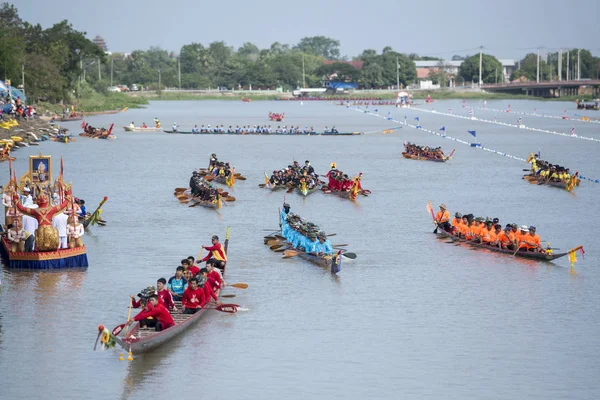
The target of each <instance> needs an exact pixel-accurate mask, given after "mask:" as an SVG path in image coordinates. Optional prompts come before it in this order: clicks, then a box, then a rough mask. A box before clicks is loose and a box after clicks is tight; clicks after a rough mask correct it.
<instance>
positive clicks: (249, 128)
mask: <svg viewBox="0 0 600 400" xmlns="http://www.w3.org/2000/svg"><path fill="white" fill-rule="evenodd" d="M142 127H144V126H142ZM171 130H172V131H173V132H178V131H179V126H178V125H177V124H173V126H172V127H171ZM192 133H223V134H226V133H230V134H231V133H235V134H245V133H258V134H279V135H314V134H321V133H339V132H338V130H337V129H336V128H335V126H334V127H333V128H331V129H329V128H328V127H327V126H326V127H325V130H324V131H323V132H317V131H316V130H315V129H314V127H312V126H311V127H308V126H305V127H304V128H300V126H293V125H291V126H289V127H288V126H287V125H283V126H281V125H278V126H277V128H275V127H271V125H242V126H239V125H236V126H235V128H234V127H233V126H232V125H229V127H228V128H226V127H224V126H223V125H221V126H219V125H216V126H214V127H211V126H210V125H207V126H204V125H202V126H200V127H198V125H194V127H193V128H192Z"/></svg>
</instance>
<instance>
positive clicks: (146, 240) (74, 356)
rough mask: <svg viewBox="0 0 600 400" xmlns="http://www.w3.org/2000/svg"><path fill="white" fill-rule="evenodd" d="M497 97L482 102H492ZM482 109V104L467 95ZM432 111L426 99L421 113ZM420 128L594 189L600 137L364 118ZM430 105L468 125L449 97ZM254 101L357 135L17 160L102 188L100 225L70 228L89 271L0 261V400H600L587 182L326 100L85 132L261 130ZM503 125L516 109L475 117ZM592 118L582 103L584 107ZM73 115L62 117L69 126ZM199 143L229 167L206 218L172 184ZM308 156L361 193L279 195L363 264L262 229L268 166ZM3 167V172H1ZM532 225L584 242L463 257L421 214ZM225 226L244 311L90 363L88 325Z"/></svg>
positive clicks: (594, 246) (157, 109)
mask: <svg viewBox="0 0 600 400" xmlns="http://www.w3.org/2000/svg"><path fill="white" fill-rule="evenodd" d="M507 103H509V102H507V101H488V102H487V107H491V108H499V109H506V108H507ZM469 104H471V105H473V106H482V103H481V102H475V101H473V102H469ZM510 104H511V109H512V110H521V111H526V112H533V110H534V108H535V109H536V111H537V113H547V114H552V115H558V116H560V115H563V113H564V111H563V110H564V109H566V110H567V113H568V114H569V115H574V114H575V113H576V111H575V110H574V104H572V103H554V102H535V101H511V102H510ZM423 107H425V106H423ZM374 108H377V109H378V113H379V114H381V115H387V113H388V112H390V115H391V116H392V117H394V118H396V119H398V120H403V119H404V116H406V120H407V121H408V122H409V123H414V122H415V120H414V118H415V117H419V118H420V124H421V125H422V126H423V127H424V128H427V129H431V130H433V131H438V129H439V128H440V127H441V126H445V127H446V133H447V135H449V136H454V137H457V138H461V139H463V140H469V138H470V136H469V134H468V133H467V130H476V131H477V139H478V140H479V141H480V142H482V143H483V144H484V145H485V146H487V147H489V148H492V149H495V150H498V151H500V152H503V153H507V154H510V155H514V156H517V157H522V158H527V155H528V154H529V152H532V151H533V152H535V151H538V150H539V151H541V155H542V158H543V159H547V160H550V161H554V162H555V163H558V164H561V165H567V166H570V167H571V169H572V171H575V170H577V171H580V172H581V173H582V174H584V176H586V177H590V178H592V179H598V178H600V163H598V161H597V160H598V158H597V154H598V149H599V148H600V143H598V142H593V141H586V140H582V139H576V138H571V137H561V136H555V135H550V134H544V133H537V132H531V131H527V130H523V129H516V128H510V127H503V126H497V125H492V124H486V123H483V122H479V121H471V120H463V119H458V118H453V117H449V116H443V115H439V114H438V115H436V114H426V113H423V112H419V111H416V110H405V109H395V108H392V107H385V106H381V107H370V108H369V109H371V110H372V109H374ZM427 109H429V110H431V109H435V110H438V111H444V112H448V109H452V110H453V111H452V112H453V113H456V114H459V115H462V116H466V115H467V111H466V109H463V108H462V106H461V102H460V101H441V102H436V103H433V104H431V105H428V106H427ZM269 111H273V112H285V114H286V120H285V123H286V124H288V125H289V124H293V125H300V126H305V125H309V126H310V125H313V126H314V127H315V128H317V129H322V128H323V127H324V126H325V125H328V126H332V125H335V126H336V127H337V128H338V130H339V131H347V130H350V131H363V132H370V133H367V134H365V135H363V136H359V137H295V136H290V137H281V136H277V137H265V136H212V135H207V136H200V135H167V134H164V133H126V132H123V131H122V130H121V129H120V128H117V129H116V131H115V134H116V135H117V139H116V140H114V141H102V140H91V139H87V138H79V137H78V138H77V141H76V142H74V143H70V144H68V145H65V144H61V143H52V142H51V143H48V142H46V143H43V144H42V145H41V146H40V147H31V148H28V149H21V150H19V151H18V152H16V153H15V155H16V156H17V158H18V160H17V161H16V162H15V163H14V167H15V168H16V169H17V173H18V174H19V175H20V174H22V173H24V172H25V171H26V169H27V162H28V161H27V156H28V155H30V154H37V153H38V152H39V151H42V152H43V153H44V154H51V155H53V157H54V173H55V174H57V173H58V165H59V164H58V160H59V157H60V156H61V155H62V156H63V157H64V160H65V177H66V180H67V181H72V182H73V185H74V188H75V191H76V194H77V195H78V196H79V197H82V198H84V199H85V200H86V203H87V205H88V209H90V210H92V211H93V209H94V208H95V205H96V204H97V203H98V202H99V201H100V200H101V198H102V197H103V196H105V195H106V196H108V197H109V201H108V202H107V203H106V204H105V206H104V207H103V209H104V213H103V217H104V218H105V219H106V220H107V221H108V225H107V226H106V227H98V226H95V227H92V229H91V230H90V231H89V232H88V234H87V235H86V237H85V238H84V242H85V243H86V245H87V248H88V258H89V261H90V267H89V268H88V269H87V270H84V271H58V272H23V271H11V270H8V269H3V270H2V271H0V279H1V281H2V284H1V286H0V398H2V399H14V398H34V397H35V398H61V399H81V398H86V399H118V398H122V399H147V398H151V397H156V396H162V395H167V396H169V397H172V396H178V397H183V398H192V397H198V398H201V397H203V398H213V399H259V398H260V399H274V398H276V399H281V398H284V399H306V398H318V399H334V398H336V399H337V398H339V399H350V398H377V399H397V398H413V399H450V398H455V399H465V398H477V399H508V398H511V399H597V398H599V397H600V383H599V380H598V376H600V352H599V349H600V337H599V335H598V332H599V331H600V322H599V317H598V315H600V273H599V271H598V265H599V257H600V256H599V253H598V244H599V241H598V239H597V238H596V236H597V233H596V232H595V228H596V226H597V225H598V221H599V218H598V215H599V214H600V207H599V206H598V201H597V199H598V194H599V190H600V184H597V183H592V182H590V181H587V180H584V181H583V182H582V184H581V186H580V187H578V188H577V189H576V190H575V192H574V193H573V194H570V193H567V192H566V191H562V190H559V189H555V188H550V187H544V186H537V185H530V184H528V183H526V182H525V181H523V180H522V179H521V175H522V171H521V170H522V169H523V168H526V167H527V165H526V164H525V163H523V162H520V161H517V160H515V159H511V158H509V157H504V156H499V155H497V154H492V153H489V152H485V151H482V150H481V149H475V148H471V147H469V146H465V145H463V144H460V143H456V142H452V141H450V140H447V139H446V140H445V139H442V138H440V137H438V136H434V135H431V134H428V133H426V132H424V131H421V130H416V129H412V128H410V127H404V128H401V129H397V130H395V131H394V133H392V134H386V135H384V134H381V131H382V130H383V129H386V128H392V127H395V126H396V125H394V124H391V123H390V122H389V121H386V120H385V119H381V118H376V117H374V116H371V115H368V114H366V113H364V112H363V111H364V107H362V111H361V112H356V111H354V110H352V109H347V108H346V107H341V106H338V105H336V104H331V103H328V102H304V104H301V103H300V102H252V103H242V102H217V101H214V102H213V101H198V102H153V103H152V104H151V105H150V106H149V107H148V108H147V109H141V110H129V111H127V112H126V113H121V114H118V115H105V116H95V117H90V118H89V119H88V122H90V123H91V124H93V125H95V126H108V125H109V124H110V123H111V122H115V126H116V127H120V126H123V125H128V124H129V123H130V122H131V121H134V122H135V123H136V125H140V124H141V123H142V122H146V123H148V124H150V123H151V120H152V119H153V118H154V117H159V118H160V119H161V120H162V121H163V125H165V126H170V125H171V124H172V123H173V122H177V123H178V124H179V125H180V126H181V127H183V128H188V127H191V126H193V124H198V125H201V124H211V125H213V126H214V125H215V124H217V123H218V124H224V125H237V124H240V125H246V124H251V125H254V124H268V121H267V114H268V112H269ZM475 113H476V114H475V115H477V116H480V117H481V118H487V119H490V120H491V119H493V118H494V116H496V118H497V120H498V121H504V122H509V123H516V118H517V116H516V115H513V114H510V113H501V112H490V111H475ZM588 114H589V115H590V116H591V117H600V114H598V113H597V112H596V113H594V112H588ZM523 123H524V124H526V125H527V126H534V127H537V128H542V129H550V130H556V131H560V132H565V133H569V132H570V130H571V128H572V127H573V126H574V127H575V128H576V132H577V134H578V135H581V136H589V137H595V138H598V139H600V129H599V128H600V125H598V124H591V123H583V122H572V121H563V120H555V119H544V118H539V117H528V116H525V117H523ZM78 125H79V124H78V123H72V124H70V125H69V127H70V128H72V129H73V132H79V130H78V129H77V127H78ZM404 140H408V141H411V142H413V143H419V144H423V145H430V146H431V145H434V146H443V148H444V150H445V151H446V153H449V152H450V151H451V150H452V149H453V148H456V152H455V154H454V157H453V159H452V160H451V161H450V162H448V163H446V164H437V163H431V162H418V161H413V160H405V159H403V158H402V157H401V154H400V153H401V151H402V143H403V141H404ZM211 153H217V155H218V157H219V159H222V160H229V161H230V162H231V163H232V164H233V165H234V166H235V167H236V169H237V171H238V172H241V173H242V174H243V175H244V176H246V177H247V180H246V181H238V182H237V183H236V185H235V188H234V189H233V190H231V191H230V193H231V194H232V195H233V196H235V197H236V198H237V201H236V202H234V203H231V204H230V205H229V206H224V207H223V208H222V209H221V210H219V211H216V210H210V209H205V208H202V207H196V208H194V209H193V210H192V209H191V208H188V207H187V206H184V205H180V204H179V203H178V201H177V200H176V199H175V198H174V197H173V189H174V188H175V187H184V186H186V185H187V183H188V180H189V177H190V174H191V172H192V170H193V169H194V168H198V167H206V166H207V164H208V157H209V155H210V154H211ZM292 160H298V161H300V162H301V163H302V162H304V161H305V160H310V161H311V163H312V165H313V166H314V167H315V169H316V170H317V172H320V173H321V174H323V173H325V172H326V170H327V168H328V166H329V163H330V162H336V163H337V165H338V167H339V168H340V169H342V170H343V171H345V172H347V173H348V174H351V175H355V174H357V173H358V172H363V175H364V178H363V187H365V188H368V189H370V190H371V191H372V192H373V193H372V195H371V196H369V197H361V198H359V199H358V201H357V202H356V203H352V202H350V201H348V200H343V199H339V198H337V197H329V196H326V195H324V194H322V193H315V194H313V195H311V196H309V197H308V198H306V199H303V198H301V197H300V196H299V195H297V194H289V195H287V197H286V201H287V202H288V203H290V204H291V207H292V211H293V212H296V213H298V214H300V215H301V216H303V217H305V218H307V219H309V220H311V221H313V222H315V223H317V224H319V225H320V226H321V227H322V228H323V229H324V230H326V231H327V232H328V233H337V235H336V236H334V237H333V238H332V239H333V240H332V241H333V243H334V244H348V249H349V250H350V251H353V252H355V253H357V254H358V259H356V260H354V261H352V262H347V263H344V264H343V265H342V271H341V273H340V274H339V275H338V276H331V275H330V274H329V273H328V272H327V271H324V270H322V269H320V268H319V267H316V266H314V265H312V264H307V263H306V262H305V261H303V260H300V259H295V258H291V259H287V260H282V259H281V257H280V256H281V254H280V253H273V252H271V251H269V249H268V248H267V247H266V246H264V245H263V241H262V237H263V236H264V235H265V234H267V233H269V232H268V229H274V228H276V227H277V225H278V215H277V213H278V211H277V210H278V207H280V206H281V204H282V202H283V200H284V195H283V193H273V194H271V193H268V192H266V191H264V190H262V189H259V188H258V186H257V185H258V184H259V183H262V182H264V175H263V171H272V170H273V169H275V168H281V167H283V166H286V165H288V164H290V163H291V161H292ZM2 168H3V171H2V174H3V176H7V175H8V172H7V170H8V165H7V164H3V165H2ZM428 200H431V201H432V202H433V204H434V207H436V209H437V205H439V204H440V203H445V204H446V205H447V206H448V209H449V211H450V212H451V213H452V214H453V213H454V212H456V211H459V212H462V213H469V212H471V213H473V214H476V215H481V216H484V217H485V216H489V217H498V218H500V221H501V222H502V223H513V222H515V223H519V224H527V225H536V226H537V229H538V233H539V234H540V236H541V238H542V240H544V241H546V240H547V241H549V242H551V244H552V246H553V247H557V248H560V249H562V250H566V249H569V248H572V247H575V246H577V245H580V244H581V245H584V247H585V250H586V254H585V259H582V257H581V256H580V255H578V259H579V262H578V263H577V264H576V271H574V272H573V271H570V265H569V262H568V260H567V258H566V257H565V258H562V259H559V260H557V261H555V262H554V263H540V262H533V261H527V260H520V259H514V258H512V257H510V256H507V255H499V254H493V253H489V252H485V251H472V250H470V249H468V248H466V247H464V246H455V245H453V244H449V243H445V241H444V240H441V239H437V238H436V237H435V235H433V234H432V223H431V219H430V218H431V217H430V216H429V215H428V213H427V211H426V207H425V206H426V203H427V201H428ZM228 226H231V241H230V245H229V260H230V262H229V265H228V269H227V276H226V278H227V280H228V281H229V282H230V283H232V282H247V283H248V284H249V288H248V289H247V290H238V289H228V290H227V293H232V294H236V297H235V298H234V299H232V302H235V303H237V304H240V305H242V306H243V308H244V309H243V311H240V312H238V313H237V314H236V315H229V314H223V313H217V312H215V313H214V314H211V315H208V316H207V318H206V319H205V320H204V322H203V323H200V324H199V325H196V326H195V327H194V328H193V329H191V330H189V331H187V332H185V333H184V334H183V335H181V336H180V337H179V338H178V339H177V340H174V341H173V342H172V343H169V344H167V345H165V346H162V347H161V348H159V349H157V350H156V351H154V352H152V353H149V354H147V355H139V356H136V355H135V354H134V357H135V360H134V361H132V362H127V361H118V351H114V350H112V351H108V352H93V351H92V347H93V344H94V339H95V338H96V333H97V330H96V327H97V325H98V324H100V323H103V324H106V325H107V326H108V327H113V326H116V325H118V324H119V323H122V322H124V320H126V318H127V306H128V304H129V301H128V296H129V294H130V293H138V292H139V291H140V289H142V288H143V287H145V286H148V285H150V284H155V282H156V279H157V278H160V277H165V278H167V279H168V278H169V276H171V275H172V274H173V272H174V270H175V267H176V266H177V265H178V264H179V260H180V259H181V258H183V257H185V256H188V255H194V256H195V255H196V254H197V252H198V251H199V249H200V246H201V245H202V244H205V245H207V244H209V242H210V236H211V235H213V234H218V235H220V236H224V234H225V231H226V228H227V227H228Z"/></svg>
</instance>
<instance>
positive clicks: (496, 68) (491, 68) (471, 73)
mask: <svg viewBox="0 0 600 400" xmlns="http://www.w3.org/2000/svg"><path fill="white" fill-rule="evenodd" d="M482 65H483V68H482V70H481V75H482V80H483V83H495V82H496V72H497V73H498V76H500V74H501V73H502V64H500V61H498V59H497V58H496V57H494V56H492V55H489V54H483V57H482ZM458 74H459V75H460V76H461V78H463V79H464V80H465V82H471V81H472V82H475V83H477V82H479V54H476V55H473V56H470V57H467V58H465V60H464V61H463V63H462V64H461V66H460V68H459V69H458Z"/></svg>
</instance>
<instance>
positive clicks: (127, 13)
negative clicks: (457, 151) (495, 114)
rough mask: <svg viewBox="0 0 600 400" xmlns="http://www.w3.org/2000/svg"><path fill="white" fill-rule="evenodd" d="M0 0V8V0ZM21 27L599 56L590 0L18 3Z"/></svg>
mask: <svg viewBox="0 0 600 400" xmlns="http://www.w3.org/2000/svg"><path fill="white" fill-rule="evenodd" d="M2 1H4V0H0V2H2ZM9 2H11V3H13V4H15V5H16V6H17V8H18V10H19V14H20V16H21V18H22V19H24V20H25V21H28V22H30V23H40V24H41V25H42V27H44V28H47V27H50V26H52V25H53V24H54V23H56V22H59V21H61V20H63V19H68V20H69V21H70V22H71V23H72V24H73V26H74V28H75V29H77V30H80V31H85V32H87V36H88V37H89V38H93V37H95V36H96V35H100V36H102V37H103V38H104V40H105V41H106V43H107V45H108V48H109V51H113V52H131V51H132V50H136V49H147V48H149V47H150V46H159V47H162V48H164V49H167V50H172V51H175V52H179V50H180V48H181V46H182V45H184V44H188V43H191V42H200V43H202V44H204V45H206V44H208V43H210V42H212V41H218V40H224V41H225V42H226V43H227V44H228V45H233V46H235V47H236V48H237V47H239V46H240V45H241V44H242V43H244V42H252V43H254V44H256V45H257V46H258V47H260V48H265V47H270V45H271V43H273V42H276V41H277V42H280V43H288V44H292V45H293V44H295V43H297V42H298V41H299V40H300V39H301V38H302V37H305V36H317V35H323V36H328V37H331V38H334V39H337V40H339V41H340V43H341V53H342V55H347V56H348V57H350V58H351V57H353V56H357V55H358V54H359V53H360V52H361V51H362V50H364V49H367V48H372V49H376V50H377V51H378V52H380V51H381V49H383V47H385V46H391V47H392V48H393V49H394V50H397V51H400V52H403V53H418V54H420V55H431V56H437V57H443V58H450V57H452V55H453V54H462V55H464V54H474V53H475V52H477V51H478V50H477V48H478V47H479V46H484V52H487V53H490V54H493V55H495V56H496V57H498V58H519V57H521V56H523V55H524V54H526V53H527V52H533V51H536V50H535V49H536V48H538V47H544V48H546V49H552V50H555V49H558V48H567V47H581V48H587V49H591V50H592V53H594V54H595V55H598V54H600V42H598V38H599V37H600V23H598V16H600V0H578V1H577V2H570V1H565V0H562V1H559V0H521V1H514V0H501V1H490V0H479V1H477V0H456V1H447V0H425V1H400V0H371V1H369V0H361V1H359V0H338V1H329V0H299V1H293V2H291V1H285V0H279V1H275V0H253V1H240V0H229V1H215V0H208V1H207V0H178V1H165V0H118V1H117V0H100V1H98V0H76V1H73V2H65V1H59V0H24V1H20V2H18V3H16V2H14V1H9Z"/></svg>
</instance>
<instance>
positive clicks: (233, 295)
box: [221, 294, 235, 298]
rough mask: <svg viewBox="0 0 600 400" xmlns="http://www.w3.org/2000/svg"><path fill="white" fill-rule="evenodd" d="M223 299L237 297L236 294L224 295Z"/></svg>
mask: <svg viewBox="0 0 600 400" xmlns="http://www.w3.org/2000/svg"><path fill="white" fill-rule="evenodd" d="M221 297H226V298H231V297H235V294H222V295H221Z"/></svg>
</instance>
